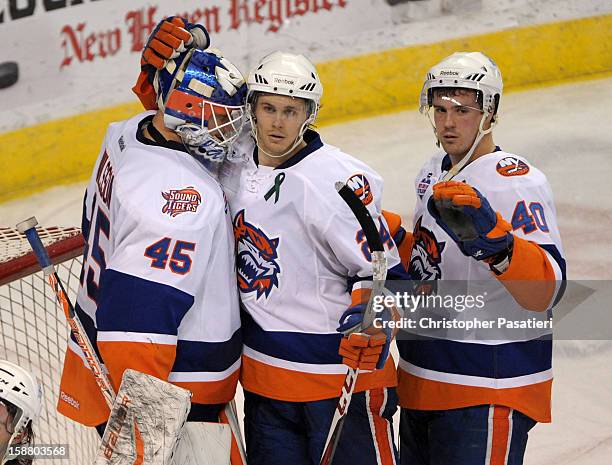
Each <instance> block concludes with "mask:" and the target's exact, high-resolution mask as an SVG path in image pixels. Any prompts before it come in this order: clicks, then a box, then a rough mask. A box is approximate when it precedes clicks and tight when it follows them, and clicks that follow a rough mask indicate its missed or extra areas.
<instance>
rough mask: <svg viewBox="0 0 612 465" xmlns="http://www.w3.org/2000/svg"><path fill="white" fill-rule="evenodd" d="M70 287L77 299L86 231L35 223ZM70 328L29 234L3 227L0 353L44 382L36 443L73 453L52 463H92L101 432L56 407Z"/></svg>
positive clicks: (0, 238) (0, 242)
mask: <svg viewBox="0 0 612 465" xmlns="http://www.w3.org/2000/svg"><path fill="white" fill-rule="evenodd" d="M37 229H38V232H39V235H40V237H41V239H42V241H43V244H44V245H45V246H46V247H47V250H48V252H49V256H50V257H51V260H52V261H53V262H54V263H55V264H56V265H57V271H58V274H59V276H60V279H61V281H62V283H63V284H64V287H65V288H66V292H67V293H68V296H69V298H70V299H71V301H72V302H75V300H76V293H77V291H78V287H79V275H80V272H81V263H82V258H81V255H82V253H83V236H81V234H80V230H79V229H78V228H37ZM68 337H69V328H68V325H67V323H66V320H65V317H64V313H63V312H62V310H61V309H60V307H59V306H58V305H57V304H56V300H55V295H54V294H53V291H52V290H51V288H50V286H48V285H47V283H46V282H45V280H44V278H43V274H42V271H40V267H39V266H38V264H37V261H36V258H35V257H34V255H33V254H32V253H30V246H29V244H28V241H27V240H26V239H25V236H23V235H21V234H20V233H19V232H18V231H16V230H15V229H12V228H0V359H5V360H9V361H11V362H13V363H16V364H18V365H20V366H22V367H23V368H26V369H28V370H30V371H31V372H33V373H34V374H35V375H36V377H37V378H38V379H39V381H40V382H41V383H42V385H43V400H44V402H43V407H42V411H41V415H40V418H39V420H38V421H37V422H36V424H35V425H34V433H35V443H36V444H37V445H42V444H45V445H49V444H58V445H59V444H67V445H68V451H69V452H68V453H69V457H68V458H67V459H55V460H54V461H53V463H54V464H56V465H60V464H62V465H63V464H71V465H72V464H74V465H85V464H89V463H93V460H94V456H95V452H96V449H97V447H98V443H99V439H98V435H97V433H96V432H95V430H94V429H93V428H87V427H84V426H82V425H80V424H78V423H76V422H73V421H72V420H70V419H68V418H65V417H64V416H62V415H61V414H59V413H58V412H57V410H56V404H57V399H58V395H59V384H60V377H61V372H62V365H63V361H64V353H65V350H66V344H67V341H68Z"/></svg>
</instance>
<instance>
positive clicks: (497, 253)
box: [427, 181, 514, 265]
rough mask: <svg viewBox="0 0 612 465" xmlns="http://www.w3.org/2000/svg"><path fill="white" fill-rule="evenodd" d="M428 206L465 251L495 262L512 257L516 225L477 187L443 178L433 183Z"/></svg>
mask: <svg viewBox="0 0 612 465" xmlns="http://www.w3.org/2000/svg"><path fill="white" fill-rule="evenodd" d="M427 209H428V210H429V212H430V213H431V215H432V216H433V217H434V218H435V220H436V222H437V223H438V224H439V225H440V227H441V228H442V229H444V231H446V233H447V234H448V235H449V236H450V237H451V238H452V239H453V240H454V241H455V242H456V243H457V245H458V246H459V249H461V251H462V252H463V253H464V254H465V255H468V256H472V257H474V258H475V259H476V260H484V261H485V262H487V263H489V264H492V265H495V264H498V263H501V262H503V261H506V262H507V261H508V260H509V259H510V257H511V255H512V245H513V243H514V236H513V235H512V234H511V231H512V226H511V225H510V224H509V223H508V222H507V221H506V220H504V219H503V218H502V216H501V215H500V214H499V212H495V211H494V210H493V209H492V208H491V205H489V202H488V201H487V199H486V198H485V197H484V196H483V195H482V194H481V193H480V192H479V191H478V190H477V189H475V188H474V187H472V186H470V185H469V184H466V183H463V182H456V181H446V182H439V183H437V184H435V185H434V186H433V195H432V196H431V198H430V199H429V201H428V203H427Z"/></svg>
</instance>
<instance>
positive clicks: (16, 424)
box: [0, 360, 42, 463]
mask: <svg viewBox="0 0 612 465" xmlns="http://www.w3.org/2000/svg"><path fill="white" fill-rule="evenodd" d="M0 400H1V401H4V402H5V403H8V404H10V405H11V406H13V407H14V408H15V412H14V416H13V419H12V425H13V435H12V436H11V440H10V441H9V444H10V443H11V442H12V440H13V438H14V437H15V436H17V435H18V434H19V433H20V432H21V431H22V430H23V429H24V428H25V427H26V426H27V425H28V423H29V422H30V421H35V420H36V419H37V418H38V415H39V414H40V409H41V405H42V389H41V387H40V384H39V383H38V381H36V378H34V376H32V375H31V374H30V373H29V372H28V371H26V370H24V369H23V368H21V367H20V366H18V365H15V364H14V363H11V362H8V361H6V360H0ZM5 405H6V404H5ZM0 459H1V457H0ZM2 463H4V462H2Z"/></svg>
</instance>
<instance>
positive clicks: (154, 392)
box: [17, 217, 191, 465]
mask: <svg viewBox="0 0 612 465" xmlns="http://www.w3.org/2000/svg"><path fill="white" fill-rule="evenodd" d="M37 224H38V221H37V220H36V218H35V217H32V218H29V219H27V220H25V221H22V222H21V223H19V224H18V225H17V229H18V230H19V232H21V233H22V234H25V236H26V238H27V239H28V242H29V243H30V246H31V248H32V250H33V252H34V255H35V256H36V259H37V260H38V263H39V264H40V267H41V268H42V270H43V274H44V276H45V278H46V279H47V282H48V283H49V285H50V286H51V288H52V289H53V292H54V293H55V296H56V298H57V301H58V302H59V304H60V305H61V306H62V309H63V310H64V314H65V315H66V319H67V320H68V324H69V325H70V329H71V331H72V334H73V335H74V337H75V339H76V341H77V343H78V345H79V347H80V348H81V350H82V351H83V354H84V356H85V359H86V360H87V363H88V364H89V368H90V369H91V372H92V373H93V375H94V378H95V380H96V383H97V384H98V387H99V388H100V392H101V393H102V395H103V397H104V400H105V401H106V404H107V405H108V408H109V409H110V410H111V414H110V417H109V419H108V424H107V427H106V429H105V431H104V437H103V438H102V444H101V447H100V450H99V453H98V457H97V458H96V462H95V463H96V464H110V463H112V464H128V463H129V464H135V463H145V462H146V463H147V464H148V465H167V463H168V461H169V459H170V457H172V454H173V452H174V450H175V448H176V444H177V441H178V438H179V433H180V432H181V429H182V427H183V424H184V423H185V420H186V419H187V414H188V413H189V409H190V400H191V394H190V393H189V391H187V390H186V389H183V388H180V387H178V386H174V385H172V384H170V383H167V382H164V381H162V380H160V379H157V378H155V377H153V376H150V375H146V374H144V373H140V372H137V371H135V370H130V369H128V370H125V372H124V375H123V380H122V382H121V386H120V387H119V395H118V396H116V395H115V391H114V389H113V386H112V384H111V382H110V379H109V378H108V376H107V374H106V373H105V372H104V371H103V369H102V364H101V363H100V359H99V358H98V356H97V354H96V352H95V350H94V348H93V345H92V343H91V341H90V340H89V338H88V337H87V333H86V332H85V329H84V328H83V324H82V323H81V321H80V320H79V317H78V315H77V314H76V312H75V310H74V306H73V305H72V303H71V302H70V299H69V298H68V295H67V294H66V290H65V289H64V286H63V285H62V282H61V281H60V279H59V276H58V274H57V271H56V270H55V266H53V263H52V262H51V260H50V259H49V255H48V254H47V250H46V249H45V247H44V246H43V244H42V241H41V240H40V236H39V235H38V232H37V231H36V225H37ZM164 407H166V410H167V411H164ZM168 412H169V413H168ZM124 426H125V427H124ZM134 459H136V461H135V460H134Z"/></svg>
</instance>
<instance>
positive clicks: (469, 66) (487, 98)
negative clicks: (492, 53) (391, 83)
mask: <svg viewBox="0 0 612 465" xmlns="http://www.w3.org/2000/svg"><path fill="white" fill-rule="evenodd" d="M449 87H450V88H453V87H455V88H462V89H473V90H475V91H476V93H477V99H478V101H479V102H480V103H481V105H482V110H483V111H485V112H486V113H488V114H491V115H495V114H496V113H497V110H498V108H499V101H500V99H501V95H502V90H503V87H504V84H503V82H502V76H501V72H500V71H499V68H498V67H497V65H496V64H495V62H494V61H493V60H492V59H491V58H489V57H488V56H486V55H485V54H484V53H481V52H456V53H453V54H452V55H450V56H448V57H446V58H445V59H444V60H442V61H441V62H440V63H438V64H437V65H435V66H433V67H432V68H431V69H430V70H429V71H428V72H427V76H426V78H425V83H424V84H423V89H422V90H421V99H420V111H421V113H424V112H425V111H426V110H427V109H428V108H429V107H430V106H431V105H432V103H433V90H434V89H436V88H449Z"/></svg>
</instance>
